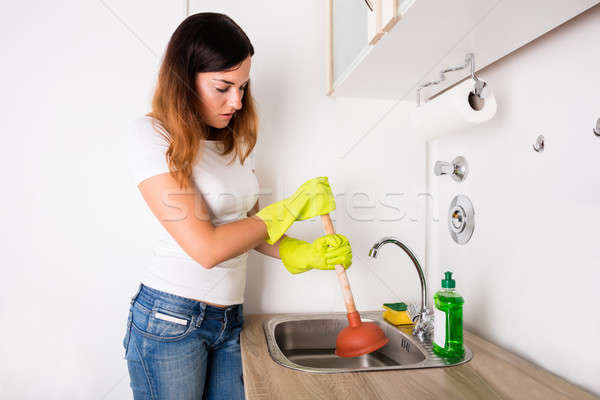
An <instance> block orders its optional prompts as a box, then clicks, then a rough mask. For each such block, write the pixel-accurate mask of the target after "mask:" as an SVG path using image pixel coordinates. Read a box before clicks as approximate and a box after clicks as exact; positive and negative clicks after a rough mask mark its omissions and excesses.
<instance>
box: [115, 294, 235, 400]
mask: <svg viewBox="0 0 600 400" xmlns="http://www.w3.org/2000/svg"><path fill="white" fill-rule="evenodd" d="M243 322H244V317H243V315H242V305H241V304H236V305H233V306H229V307H226V308H219V307H214V306H211V305H208V304H206V303H203V302H200V301H196V300H192V299H188V298H185V297H181V296H176V295H173V294H170V293H166V292H162V291H160V290H156V289H153V288H151V287H148V286H146V285H144V284H142V283H140V286H139V289H138V292H137V293H136V294H135V296H133V298H132V299H131V306H130V308H129V317H128V320H127V329H126V332H125V337H124V338H123V347H124V348H125V356H124V358H125V359H126V360H127V368H128V369H129V378H130V386H131V389H132V391H133V397H134V399H135V400H139V399H152V400H188V399H190V400H191V399H194V400H195V399H198V400H200V399H208V400H215V399H227V400H235V399H244V398H245V397H244V381H243V377H242V357H241V351H240V332H241V330H242V324H243Z"/></svg>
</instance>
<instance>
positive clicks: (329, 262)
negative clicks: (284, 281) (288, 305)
mask: <svg viewBox="0 0 600 400" xmlns="http://www.w3.org/2000/svg"><path fill="white" fill-rule="evenodd" d="M279 256H280V257H281V261H282V262H283V265H284V266H285V267H286V268H287V270H288V271H290V272H291V273H292V274H299V273H302V272H306V271H309V270H311V269H313V268H316V269H335V266H336V265H338V264H339V265H342V266H344V269H348V267H350V265H352V248H351V247H350V243H349V242H348V238H346V236H344V235H341V234H339V233H334V234H330V235H325V236H321V237H320V238H318V239H316V240H315V241H313V242H312V243H309V242H306V241H304V240H300V239H296V238H293V237H289V236H284V237H283V238H282V239H281V240H280V242H279Z"/></svg>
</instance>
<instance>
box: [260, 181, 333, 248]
mask: <svg viewBox="0 0 600 400" xmlns="http://www.w3.org/2000/svg"><path fill="white" fill-rule="evenodd" d="M333 210H335V197H334V196H333V193H332V191H331V187H329V179H327V177H326V176H320V177H317V178H313V179H310V180H308V181H306V182H304V183H303V184H302V185H301V186H300V187H299V188H298V189H297V190H296V191H295V192H294V194H293V195H291V196H290V197H288V198H287V199H284V200H281V201H278V202H276V203H273V204H271V205H269V206H267V207H265V208H263V209H262V210H260V211H259V212H258V213H256V216H257V217H259V218H260V219H262V220H263V221H264V223H265V224H266V225H267V233H268V235H269V237H268V239H267V240H266V242H267V243H269V244H274V243H275V242H276V241H278V240H279V238H281V237H282V236H283V234H284V233H285V232H286V231H287V230H288V229H289V227H290V226H292V224H293V223H294V222H295V221H301V220H305V219H309V218H312V217H316V216H319V215H323V214H329V213H330V212H332V211H333Z"/></svg>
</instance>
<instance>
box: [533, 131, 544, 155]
mask: <svg viewBox="0 0 600 400" xmlns="http://www.w3.org/2000/svg"><path fill="white" fill-rule="evenodd" d="M533 149H534V150H535V151H537V152H538V153H541V152H542V151H544V135H539V136H538V137H537V139H536V141H535V143H534V144H533Z"/></svg>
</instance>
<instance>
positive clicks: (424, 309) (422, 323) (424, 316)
mask: <svg viewBox="0 0 600 400" xmlns="http://www.w3.org/2000/svg"><path fill="white" fill-rule="evenodd" d="M387 243H393V244H395V245H396V246H398V247H400V248H401V249H402V250H404V252H405V253H406V254H407V255H408V257H410V260H411V261H412V262H413V264H414V265H415V269H416V270H417V274H418V275H419V281H420V283H421V310H420V312H419V315H418V318H419V322H418V323H417V324H416V325H415V329H414V332H415V334H416V335H417V336H418V337H419V339H421V340H423V338H424V337H425V336H428V335H429V334H430V333H431V328H432V326H430V325H431V321H430V318H429V317H430V314H431V312H430V310H429V306H428V303H429V301H428V298H429V295H428V292H427V281H426V280H425V274H424V273H423V268H421V264H420V263H419V260H418V259H417V256H416V255H415V253H414V252H413V251H412V250H411V249H410V248H409V247H408V246H407V245H405V244H404V243H402V242H401V241H400V239H398V238H396V237H394V236H385V237H383V238H381V239H380V240H378V241H377V242H376V243H375V244H374V245H373V246H372V247H371V249H370V250H369V257H373V258H377V254H378V252H379V248H380V247H381V246H383V245H384V244H387ZM415 317H417V316H415Z"/></svg>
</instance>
